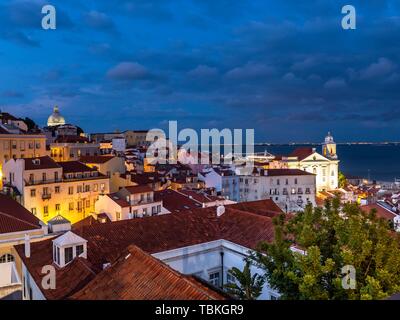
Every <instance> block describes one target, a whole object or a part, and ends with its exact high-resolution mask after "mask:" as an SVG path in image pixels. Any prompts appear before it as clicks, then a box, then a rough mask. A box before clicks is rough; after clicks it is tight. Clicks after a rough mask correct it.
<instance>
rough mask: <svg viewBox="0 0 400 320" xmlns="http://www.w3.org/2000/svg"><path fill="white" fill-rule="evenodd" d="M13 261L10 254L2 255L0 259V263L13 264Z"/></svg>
mask: <svg viewBox="0 0 400 320" xmlns="http://www.w3.org/2000/svg"><path fill="white" fill-rule="evenodd" d="M14 260H15V259H14V256H13V255H12V254H9V253H7V254H3V255H2V256H1V257H0V263H6V262H13V261H14Z"/></svg>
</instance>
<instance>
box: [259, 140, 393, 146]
mask: <svg viewBox="0 0 400 320" xmlns="http://www.w3.org/2000/svg"><path fill="white" fill-rule="evenodd" d="M322 144H323V143H321V142H320V143H316V142H289V143H269V142H258V143H254V145H255V146H320V145H322ZM336 145H347V146H350V145H375V146H397V145H400V141H399V142H398V141H392V142H336Z"/></svg>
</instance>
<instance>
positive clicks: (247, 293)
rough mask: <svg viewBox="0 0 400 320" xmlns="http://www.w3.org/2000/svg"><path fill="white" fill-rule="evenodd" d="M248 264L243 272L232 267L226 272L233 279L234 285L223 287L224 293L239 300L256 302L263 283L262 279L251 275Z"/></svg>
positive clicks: (247, 263)
mask: <svg viewBox="0 0 400 320" xmlns="http://www.w3.org/2000/svg"><path fill="white" fill-rule="evenodd" d="M250 265H251V264H250V262H249V261H247V262H246V265H245V266H244V268H243V271H241V270H239V269H238V268H235V267H233V268H232V269H230V270H229V271H228V272H229V274H230V275H232V276H233V277H234V278H235V279H236V282H235V283H228V284H226V285H225V289H226V291H227V292H228V293H229V294H231V295H233V296H235V297H237V298H239V299H241V300H256V299H257V298H258V297H259V296H260V295H261V292H262V289H263V285H264V283H265V279H264V277H262V276H260V275H259V274H257V273H255V274H254V275H251V271H250Z"/></svg>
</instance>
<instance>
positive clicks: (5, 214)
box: [0, 211, 39, 228]
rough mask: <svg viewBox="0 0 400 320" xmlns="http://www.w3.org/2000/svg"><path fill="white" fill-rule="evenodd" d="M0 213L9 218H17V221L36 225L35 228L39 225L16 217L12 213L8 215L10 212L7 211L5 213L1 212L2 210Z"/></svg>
mask: <svg viewBox="0 0 400 320" xmlns="http://www.w3.org/2000/svg"><path fill="white" fill-rule="evenodd" d="M0 214H2V215H4V216H7V217H9V218H11V219H14V220H18V221H20V222H23V223H26V224H28V225H31V226H33V227H36V228H37V227H39V226H38V225H36V224H33V223H31V222H29V221H26V220H22V219H20V218H17V217H15V216H12V215H10V214H8V213H5V212H3V211H0Z"/></svg>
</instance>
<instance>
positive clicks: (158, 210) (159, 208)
mask: <svg viewBox="0 0 400 320" xmlns="http://www.w3.org/2000/svg"><path fill="white" fill-rule="evenodd" d="M160 212H161V205H158V206H157V213H160Z"/></svg>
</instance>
